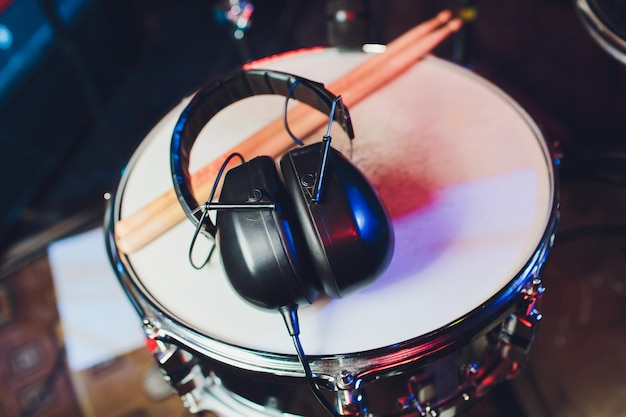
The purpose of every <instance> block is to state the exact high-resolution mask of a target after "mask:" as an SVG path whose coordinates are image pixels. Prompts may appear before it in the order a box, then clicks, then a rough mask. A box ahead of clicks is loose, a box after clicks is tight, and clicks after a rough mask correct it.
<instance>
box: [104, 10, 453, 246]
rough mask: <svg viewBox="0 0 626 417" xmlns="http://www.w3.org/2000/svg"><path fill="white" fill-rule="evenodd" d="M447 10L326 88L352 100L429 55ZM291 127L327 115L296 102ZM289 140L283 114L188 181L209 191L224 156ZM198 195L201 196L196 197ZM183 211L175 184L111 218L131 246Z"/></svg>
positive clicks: (309, 128) (444, 28) (282, 147)
mask: <svg viewBox="0 0 626 417" xmlns="http://www.w3.org/2000/svg"><path fill="white" fill-rule="evenodd" d="M451 17H452V13H451V12H450V11H447V10H445V11H442V12H441V13H439V14H438V15H437V16H436V17H434V18H433V19H430V20H428V21H426V22H424V23H422V24H420V25H418V26H416V27H415V28H413V29H411V30H410V31H408V32H406V33H405V34H403V35H402V36H400V37H399V38H397V39H396V40H394V41H392V42H391V43H389V45H388V46H387V48H386V50H385V52H384V53H382V54H376V55H373V56H372V57H371V58H369V59H368V60H366V61H365V62H364V63H363V64H361V65H359V66H357V67H356V68H354V69H352V70H351V71H349V72H348V73H347V74H345V75H344V76H342V77H341V78H339V79H338V80H336V81H335V82H333V83H331V84H330V86H328V87H327V88H328V89H329V90H330V91H333V92H334V93H336V94H341V96H342V99H343V101H344V103H345V104H346V105H347V106H348V107H349V106H353V105H355V104H356V103H358V102H359V101H361V100H362V99H364V98H365V97H367V96H368V95H370V94H372V93H373V92H375V91H376V90H378V89H379V88H381V87H383V86H384V85H386V84H388V83H389V82H390V81H392V80H393V79H394V78H396V77H397V76H398V75H400V74H401V73H402V72H404V71H405V70H407V69H408V68H410V67H411V66H412V65H414V64H415V63H416V62H418V61H419V60H421V59H422V58H424V57H425V56H426V55H428V54H429V53H430V52H431V51H432V50H433V49H434V48H435V47H436V46H437V45H439V44H440V43H441V42H442V41H443V40H445V39H446V38H447V37H448V36H449V35H450V34H451V33H453V32H455V31H457V30H458V29H459V28H460V27H461V24H462V23H461V20H460V19H456V18H455V19H452V20H450V18H451ZM288 118H289V124H290V128H291V129H292V130H293V131H297V132H299V136H300V137H302V138H305V137H307V136H309V135H311V134H312V133H314V132H315V131H317V130H318V129H320V128H321V127H322V126H324V125H325V124H326V123H327V122H328V116H327V115H324V114H322V113H320V112H318V111H316V110H314V109H311V108H310V107H308V106H304V105H296V106H293V107H292V108H291V109H290V110H289V112H288ZM292 146H293V140H292V139H291V137H290V136H289V135H288V134H287V132H286V131H285V128H284V124H283V118H282V117H280V118H277V119H275V120H274V121H272V122H270V123H269V124H268V125H266V126H265V127H264V128H262V129H261V130H259V131H258V132H256V133H255V134H253V135H252V136H251V137H249V138H248V139H246V140H244V141H243V142H241V143H239V144H237V145H236V146H235V147H233V148H232V149H230V150H229V151H227V152H226V153H224V154H223V155H221V156H220V157H218V158H217V159H215V160H214V161H212V162H211V163H209V164H208V165H206V166H204V167H203V168H201V169H200V170H199V171H197V172H196V173H195V174H193V175H192V178H191V184H192V187H193V189H194V193H195V194H196V196H200V197H203V198H204V199H206V196H208V195H209V193H210V189H211V188H212V186H213V182H214V181H215V177H216V175H217V172H218V170H219V168H220V167H221V165H222V163H223V161H224V160H225V159H226V158H227V157H228V155H230V154H232V153H233V152H239V153H240V154H242V155H243V156H244V158H246V159H249V158H252V157H254V156H256V155H269V156H273V157H278V156H279V155H281V154H282V153H284V152H285V151H286V150H287V149H289V148H290V147H292ZM198 201H204V200H203V199H202V198H198ZM185 217H186V216H185V213H184V212H183V209H182V207H181V205H180V203H179V201H178V198H177V196H176V193H175V191H174V189H173V188H172V189H170V190H169V191H167V192H165V193H164V194H162V195H161V196H159V197H157V198H156V199H155V200H153V201H152V202H150V203H148V204H147V205H146V206H145V207H143V208H141V209H140V210H139V211H137V212H136V213H134V214H132V215H131V216H129V217H127V218H125V219H120V220H119V221H118V222H117V223H116V224H115V238H116V243H117V246H118V249H119V250H120V251H122V252H124V253H132V252H135V251H137V250H139V249H141V248H142V247H144V246H145V245H146V244H148V243H149V242H151V241H152V240H154V239H155V238H157V237H158V236H160V235H162V234H163V233H165V232H166V231H167V230H169V229H170V228H171V227H173V226H174V225H176V224H178V223H179V222H180V221H182V220H183V219H185Z"/></svg>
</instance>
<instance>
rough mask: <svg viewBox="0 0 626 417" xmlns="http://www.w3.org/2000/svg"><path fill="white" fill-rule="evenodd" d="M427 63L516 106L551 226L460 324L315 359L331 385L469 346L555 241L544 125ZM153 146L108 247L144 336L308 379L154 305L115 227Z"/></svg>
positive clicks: (551, 167)
mask: <svg viewBox="0 0 626 417" xmlns="http://www.w3.org/2000/svg"><path fill="white" fill-rule="evenodd" d="M328 49H334V48H328ZM427 59H429V60H435V61H437V62H438V63H441V64H444V65H447V66H449V67H450V68H452V69H454V70H456V71H458V72H461V73H463V75H464V76H470V77H471V78H472V79H473V80H474V81H477V82H479V83H481V84H482V85H483V86H484V87H486V88H488V89H489V90H491V91H492V92H494V93H495V94H496V95H498V96H499V97H500V98H501V99H503V100H504V101H505V102H506V103H507V104H508V105H510V106H512V107H513V108H514V110H515V111H516V112H517V113H518V114H519V115H520V117H522V119H523V120H524V121H525V123H526V125H527V126H528V127H529V128H530V130H531V131H532V132H533V134H534V136H535V140H536V141H537V143H538V144H539V146H540V147H541V148H542V150H543V155H544V157H545V163H546V167H547V169H548V173H549V177H550V178H549V179H550V180H551V184H550V185H551V187H550V188H551V189H550V191H551V204H550V209H549V213H548V216H547V217H546V222H545V224H544V227H545V229H544V232H543V234H542V236H541V238H540V239H539V241H538V243H537V245H536V247H535V250H534V251H533V252H532V254H531V256H530V257H529V259H528V260H527V261H526V263H525V264H524V265H523V267H522V268H521V269H520V270H519V272H518V273H517V274H516V275H514V276H513V277H512V278H511V279H510V280H509V281H508V282H507V284H506V285H505V286H504V287H503V288H501V289H500V290H499V291H497V292H496V293H495V294H494V295H493V296H492V297H490V298H489V299H488V300H485V301H484V302H483V303H482V304H481V305H479V306H478V307H476V308H474V309H473V310H470V311H469V312H467V313H465V314H464V315H463V316H461V317H459V318H457V319H456V320H454V321H453V322H450V323H448V324H446V325H443V326H441V327H440V328H438V329H435V330H433V331H431V332H429V333H426V334H422V335H418V336H416V337H414V338H412V339H409V340H405V341H400V342H398V343H395V344H393V345H389V346H382V347H378V348H375V349H371V350H365V351H359V352H343V353H341V352H338V353H333V354H329V355H311V356H310V357H309V359H310V362H311V369H312V370H313V372H314V373H316V374H318V375H322V377H323V376H324V375H327V376H329V382H330V383H332V382H331V381H330V380H331V379H332V373H331V374H329V370H330V369H335V370H340V369H350V370H351V371H353V372H354V373H357V374H358V375H359V377H360V378H365V379H368V378H375V377H378V376H381V375H385V374H395V373H398V372H401V368H404V367H407V368H409V367H411V366H413V367H414V366H415V365H414V362H415V361H417V360H421V359H425V361H420V362H419V366H420V367H421V366H424V365H426V364H427V363H429V362H430V361H432V360H434V359H436V358H437V357H439V356H440V354H441V355H442V354H445V353H446V352H449V351H450V350H451V349H456V348H459V347H460V346H463V345H465V344H466V343H467V341H468V340H470V339H472V338H474V337H476V335H478V334H481V332H483V331H486V329H487V328H488V327H489V326H490V325H491V324H493V323H497V322H499V321H501V320H502V319H504V317H506V316H507V315H508V314H510V313H511V312H512V310H513V309H514V307H515V305H516V301H517V300H516V299H517V298H519V297H518V296H519V294H520V291H521V290H522V289H523V288H525V287H526V286H528V285H529V284H530V283H531V282H532V281H533V280H534V279H537V278H539V275H540V272H541V269H542V267H543V264H544V262H545V260H546V259H547V256H548V254H549V251H550V248H551V247H552V245H553V243H554V239H555V235H556V229H557V224H558V213H559V198H558V194H559V185H558V178H557V175H556V164H555V160H554V159H553V158H552V157H551V156H550V155H551V153H550V149H549V146H548V143H547V141H546V140H545V138H544V136H543V134H542V132H541V130H540V129H539V127H538V126H537V124H536V123H535V122H534V120H533V119H532V118H531V117H530V116H529V114H528V113H527V112H526V111H525V110H524V109H523V108H522V107H521V106H520V105H519V104H518V103H517V102H516V101H514V100H513V98H512V97H510V96H509V95H508V94H506V93H505V92H504V91H503V90H502V89H500V88H499V87H497V86H496V85H494V84H492V83H491V82H489V81H488V80H486V79H484V78H482V77H480V76H479V75H477V74H475V73H473V72H471V71H469V70H467V69H465V68H462V67H459V66H457V65H455V64H453V63H451V62H448V61H445V60H443V59H440V58H436V57H428V58H427ZM155 128H156V126H155ZM153 139H154V138H153ZM149 143H150V141H149V140H148V141H146V140H144V141H143V142H142V143H141V144H140V145H139V146H138V147H137V149H136V150H135V152H134V153H133V155H132V157H131V158H130V160H129V162H128V164H127V165H126V167H125V168H124V169H123V171H122V175H121V178H120V181H119V184H118V187H117V188H116V191H115V192H114V193H113V195H112V197H111V199H110V200H109V203H108V205H109V207H108V209H107V215H106V219H105V233H106V235H107V236H106V246H107V252H108V255H109V258H110V261H111V264H112V266H113V269H114V271H115V273H116V275H117V277H118V280H119V281H120V283H121V285H122V287H123V288H124V290H125V292H126V295H127V297H128V298H129V299H130V301H131V303H132V304H133V306H134V307H135V310H136V311H137V313H138V314H139V316H140V317H141V319H142V320H143V323H144V330H145V331H146V333H147V335H148V337H151V338H156V339H161V340H164V341H167V342H172V343H174V344H177V345H180V346H181V347H183V348H185V349H192V350H194V351H196V352H198V353H200V354H202V355H204V356H206V357H208V358H210V359H213V360H216V361H217V362H219V363H223V364H226V365H230V366H233V367H235V368H237V369H241V370H246V371H252V372H261V373H264V374H270V375H275V376H281V377H303V376H304V372H303V370H302V367H301V365H300V362H299V360H298V357H297V355H296V354H295V352H294V353H293V354H283V353H275V352H265V351H261V350H257V349H253V348H249V347H244V346H239V345H235V344H233V343H230V342H227V341H224V340H221V339H219V338H217V337H215V336H209V335H206V334H204V333H200V332H199V331H198V330H195V329H193V328H192V327H191V326H190V325H188V324H186V323H184V322H183V321H182V320H179V319H177V318H174V317H171V316H170V315H169V314H168V312H167V308H165V306H163V305H162V304H161V303H159V301H158V300H156V299H154V297H153V296H152V295H151V294H150V292H149V291H148V290H147V289H146V288H145V287H144V286H143V285H142V283H141V280H140V279H139V277H138V276H137V275H136V274H135V272H134V269H133V266H132V262H131V261H130V259H129V258H128V256H127V255H125V254H122V253H121V252H120V251H119V250H118V248H117V245H116V243H115V230H114V229H115V221H117V220H119V219H120V218H121V206H122V201H123V194H124V193H123V192H124V189H125V187H126V183H127V181H128V178H129V176H130V173H131V172H132V167H133V166H134V164H135V163H136V161H137V159H139V157H140V155H141V154H142V152H141V151H142V150H143V149H144V148H145V147H147V146H148V144H149ZM120 196H121V197H120Z"/></svg>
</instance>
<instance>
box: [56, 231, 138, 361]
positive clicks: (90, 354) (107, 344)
mask: <svg viewBox="0 0 626 417" xmlns="http://www.w3.org/2000/svg"><path fill="white" fill-rule="evenodd" d="M48 257H49V260H50V266H51V268H52V275H53V279H54V285H55V291H56V296H57V304H58V306H59V313H60V316H61V323H62V325H63V334H64V338H65V343H66V349H67V357H68V362H69V366H70V368H71V369H72V370H74V371H80V370H83V369H86V368H89V367H91V366H94V365H96V364H98V363H101V362H103V361H106V360H109V359H112V358H114V357H115V356H118V355H121V354H124V353H126V352H128V351H131V350H134V349H136V348H138V347H141V346H143V344H144V335H143V331H142V329H141V320H140V318H139V316H138V315H137V313H136V312H135V311H134V310H133V308H132V306H131V304H130V301H129V300H128V299H127V298H126V294H125V293H124V291H123V290H122V287H121V285H120V284H119V282H118V280H117V277H116V276H115V273H114V272H113V269H112V267H111V265H110V263H109V260H108V257H107V254H106V248H105V245H104V232H103V230H102V229H100V228H99V229H94V230H92V231H89V232H86V233H83V234H80V235H76V236H73V237H70V238H66V239H63V240H60V241H57V242H54V243H53V244H51V245H50V246H49V247H48Z"/></svg>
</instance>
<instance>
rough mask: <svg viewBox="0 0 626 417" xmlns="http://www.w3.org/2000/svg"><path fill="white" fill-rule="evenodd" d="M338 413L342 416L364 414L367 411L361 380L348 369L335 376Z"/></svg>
mask: <svg viewBox="0 0 626 417" xmlns="http://www.w3.org/2000/svg"><path fill="white" fill-rule="evenodd" d="M335 387H336V390H337V391H336V403H337V413H339V415H342V416H362V415H364V413H366V412H367V404H366V402H365V397H364V396H363V393H362V392H361V390H360V381H359V380H358V379H356V378H355V377H354V375H353V374H352V373H350V372H349V371H347V370H345V369H344V370H342V371H341V372H340V373H339V374H338V375H336V376H335Z"/></svg>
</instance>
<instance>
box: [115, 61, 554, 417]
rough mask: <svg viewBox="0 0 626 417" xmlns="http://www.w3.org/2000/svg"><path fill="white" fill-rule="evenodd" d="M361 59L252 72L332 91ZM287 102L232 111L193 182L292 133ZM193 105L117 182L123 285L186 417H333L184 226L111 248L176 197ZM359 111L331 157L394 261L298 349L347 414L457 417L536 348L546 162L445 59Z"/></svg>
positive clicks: (330, 310) (282, 343)
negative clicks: (386, 225)
mask: <svg viewBox="0 0 626 417" xmlns="http://www.w3.org/2000/svg"><path fill="white" fill-rule="evenodd" d="M365 59H367V56H366V55H365V54H361V53H356V52H345V51H338V50H334V49H322V50H308V51H303V52H300V53H289V54H284V55H280V56H277V57H272V58H271V59H266V60H262V61H258V62H255V63H253V64H251V65H252V66H255V67H263V68H271V69H276V70H281V71H285V72H289V73H293V74H297V75H300V76H303V77H306V78H309V79H312V80H316V81H320V82H324V83H325V84H329V83H330V82H331V81H333V80H334V79H336V78H337V77H339V76H340V75H341V74H342V73H345V72H346V71H348V70H349V69H350V68H352V67H354V66H356V65H358V64H359V63H360V62H362V61H363V60H365ZM334 93H336V94H341V91H336V92H334ZM283 102H284V98H281V97H275V96H254V97H251V98H248V99H245V100H243V101H240V102H237V103H235V104H234V105H232V106H230V107H228V108H226V109H224V110H222V111H221V112H220V113H219V114H218V115H217V116H216V117H214V118H213V119H212V120H211V121H210V122H209V124H208V125H207V126H206V127H205V128H204V130H203V131H202V132H201V134H200V137H199V139H198V140H197V142H196V145H195V146H194V150H193V152H192V155H191V170H192V172H193V171H194V169H198V168H199V167H201V166H203V165H204V164H206V163H207V162H209V161H210V160H212V159H213V158H216V157H217V156H219V155H221V154H222V153H223V152H226V151H227V150H228V149H229V148H231V147H232V146H233V144H235V143H237V142H238V141H241V140H243V139H245V138H246V137H247V136H248V135H250V134H251V133H253V132H255V131H256V130H258V129H259V128H260V127H262V126H263V125H264V124H265V123H267V122H268V121H270V120H273V119H274V118H276V117H279V116H281V114H282V106H283ZM184 106H185V102H183V103H181V104H180V105H179V106H178V107H177V108H175V109H173V110H172V111H171V112H170V113H169V114H168V115H167V116H165V117H164V118H163V119H162V120H161V121H160V123H158V124H157V125H156V126H155V127H154V129H153V130H152V131H151V132H150V133H149V135H148V136H147V137H146V139H145V140H144V141H143V143H142V144H141V146H140V147H139V148H138V149H137V151H136V152H135V154H134V155H133V157H132V159H131V160H130V162H129V163H128V166H127V168H126V169H125V171H124V175H123V177H122V179H121V181H120V184H119V187H118V189H117V192H116V193H115V196H114V198H113V199H112V202H111V209H110V212H109V218H108V220H107V228H108V233H109V238H108V242H109V244H110V245H109V246H110V248H109V252H110V255H111V258H112V262H113V266H114V269H115V270H116V272H117V273H118V274H119V278H120V281H121V283H122V285H123V286H124V288H125V290H126V291H127V293H128V296H129V298H130V300H131V301H132V302H133V304H134V306H135V307H136V309H137V311H138V313H139V315H140V317H141V319H142V320H143V325H144V329H145V331H146V334H147V335H148V337H149V338H150V339H151V340H153V341H155V342H156V343H154V344H153V348H154V353H155V356H156V357H157V359H158V360H159V363H160V364H161V367H162V369H163V372H164V373H165V374H166V375H167V376H168V379H169V380H170V382H172V384H173V386H174V387H175V388H176V389H177V391H178V392H179V394H180V395H181V396H182V397H183V400H184V402H185V404H186V405H187V407H188V408H189V409H190V410H191V411H194V412H195V411H200V410H210V411H213V412H214V413H215V414H217V415H218V416H220V417H222V416H224V417H231V416H232V417H234V416H272V415H283V414H281V413H285V414H295V415H307V416H311V415H324V413H323V412H322V411H321V408H320V407H319V406H318V405H317V404H316V401H315V399H314V398H313V395H312V394H311V393H310V391H309V390H308V387H307V386H306V385H305V384H304V380H305V378H304V372H303V370H302V367H301V365H300V363H299V362H298V359H297V356H296V354H295V351H294V350H293V345H292V341H291V339H290V337H289V335H288V333H287V332H286V330H285V328H284V323H283V321H282V318H281V317H280V315H279V314H277V313H272V312H267V311H261V310H258V309H255V308H254V307H252V306H250V305H248V304H247V303H245V302H244V301H242V300H241V299H239V298H238V296H237V295H236V294H235V293H234V292H233V291H232V290H231V288H230V287H229V285H228V283H227V280H226V278H225V276H224V273H223V271H222V269H221V266H220V263H219V259H218V258H219V257H215V259H214V260H212V261H211V262H210V263H209V265H208V266H207V267H205V268H204V269H203V270H195V269H194V268H193V267H192V266H191V265H190V264H189V261H188V250H189V246H190V244H191V240H192V236H193V233H194V226H193V225H192V223H191V222H188V221H184V222H182V223H180V224H178V225H177V226H176V227H174V228H173V229H171V230H170V231H168V232H167V233H166V234H164V235H162V236H161V237H159V238H157V239H156V240H154V241H153V242H151V243H150V244H149V245H147V246H146V247H144V248H143V249H141V250H139V251H137V252H135V253H132V254H123V253H121V252H120V251H118V250H117V249H116V247H115V242H114V239H113V232H114V228H115V225H116V222H118V221H119V220H120V219H124V218H126V217H128V216H129V215H131V214H132V213H134V212H135V211H137V210H139V209H140V208H141V207H143V206H145V205H146V204H147V203H148V202H150V201H151V200H153V199H154V198H155V197H157V196H159V195H160V194H162V193H163V192H165V191H167V190H168V189H170V188H171V187H172V183H171V177H170V168H169V145H170V137H171V133H172V128H173V126H174V124H175V122H176V120H177V118H178V115H179V114H180V111H181V110H182V108H183V107H184ZM350 112H351V115H352V120H353V123H354V128H355V133H356V138H355V140H354V146H353V148H352V149H349V147H348V145H347V143H348V141H347V140H344V138H343V137H341V136H340V134H338V136H337V137H334V138H333V146H335V147H336V148H338V149H339V150H341V151H343V152H344V153H345V154H348V155H349V154H350V153H351V154H352V160H353V162H354V163H355V164H356V165H357V166H359V167H360V168H361V169H362V170H363V171H364V172H365V174H366V175H367V176H368V178H369V179H370V180H371V182H372V183H373V185H374V186H375V188H376V189H377V190H378V192H379V193H380V196H381V198H382V200H383V202H384V203H385V205H386V207H387V209H388V211H389V213H390V216H391V218H392V223H393V227H394V231H395V241H396V244H395V252H394V255H393V259H392V261H391V264H390V266H389V268H388V269H387V270H386V272H385V273H384V274H383V275H382V276H381V277H380V278H379V279H378V280H377V281H376V282H375V283H374V284H373V285H371V286H370V287H368V288H366V289H364V290H362V291H360V292H358V293H356V294H353V295H351V296H349V297H346V298H344V299H341V300H328V299H326V300H320V301H318V302H316V303H315V304H313V305H311V306H307V307H302V308H301V309H300V325H301V331H302V334H301V340H302V344H303V346H304V349H305V351H306V353H307V354H308V355H309V357H310V361H311V367H312V370H313V372H314V374H315V376H316V379H317V381H318V383H319V384H320V385H321V386H322V387H323V388H324V391H327V392H326V394H328V398H329V399H331V400H332V401H334V402H335V403H336V404H337V406H338V409H339V410H340V412H341V413H342V414H344V415H377V416H386V415H394V416H396V415H429V416H430V415H432V416H434V415H436V414H439V415H453V414H456V413H458V412H459V410H461V409H462V408H464V407H465V406H467V405H468V404H470V403H471V402H472V400H474V399H475V398H479V397H480V396H481V395H483V394H484V393H485V392H487V391H488V389H489V388H491V387H492V386H493V385H494V384H495V383H497V382H499V381H502V380H504V379H507V378H510V377H512V376H514V375H515V374H516V373H517V371H518V370H519V368H520V366H522V365H523V363H524V359H525V357H526V352H527V350H528V348H529V346H530V343H531V341H532V339H533V337H534V334H535V330H536V323H537V321H538V319H539V318H540V315H539V314H538V312H537V309H536V308H535V307H536V302H537V300H538V299H539V296H540V294H541V292H542V291H543V288H542V286H541V281H540V278H539V273H540V270H541V268H542V265H543V263H544V260H545V259H546V256H547V254H548V252H549V249H550V247H551V244H552V240H553V236H554V233H555V228H556V221H557V198H556V184H555V176H554V170H553V163H552V159H551V157H550V154H549V152H548V149H547V147H546V143H545V141H544V139H543V137H542V135H541V133H540V131H539V130H538V129H537V126H536V125H535V123H533V121H532V120H531V118H530V117H529V116H528V115H527V114H526V113H525V112H524V111H523V110H522V109H521V108H520V107H519V106H518V105H517V104H516V103H515V102H514V101H513V100H512V99H510V98H509V97H508V96H507V95H506V94H504V93H503V92H502V91H500V90H498V89H497V88H496V87H494V86H493V85H491V84H490V83H488V82H486V81H485V80H483V79H481V78H480V77H478V76H476V75H474V74H472V73H471V72H469V71H467V70H465V69H463V68H460V67H458V66H455V65H453V64H450V63H448V62H445V61H443V60H440V59H437V58H434V57H429V58H427V59H425V60H423V61H422V62H420V63H419V64H417V65H415V66H414V67H413V68H411V69H410V70H409V71H407V72H406V73H404V74H402V75H401V76H399V77H398V78H397V79H395V80H394V81H393V82H391V83H390V84H388V85H387V86H386V87H385V88H383V89H381V90H379V91H377V92H376V93H374V94H372V95H371V96H369V97H368V98H367V99H366V100H364V101H363V102H361V103H359V104H358V105H355V106H353V107H351V108H350ZM337 130H340V129H337ZM295 133H296V134H297V132H295ZM338 133H340V132H338ZM318 139H321V133H320V136H319V138H313V139H312V140H318ZM194 167H195V168H194ZM346 261H348V260H346ZM354 261H357V262H358V260H354Z"/></svg>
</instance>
